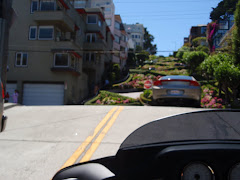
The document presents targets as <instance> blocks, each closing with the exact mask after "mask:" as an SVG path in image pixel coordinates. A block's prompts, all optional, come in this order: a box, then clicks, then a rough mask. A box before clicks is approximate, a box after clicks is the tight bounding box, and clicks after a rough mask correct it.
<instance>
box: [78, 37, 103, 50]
mask: <svg viewBox="0 0 240 180" xmlns="http://www.w3.org/2000/svg"><path fill="white" fill-rule="evenodd" d="M83 48H84V50H99V51H105V50H106V49H107V44H106V42H105V41H104V40H101V39H99V40H97V41H96V42H84V45H83Z"/></svg>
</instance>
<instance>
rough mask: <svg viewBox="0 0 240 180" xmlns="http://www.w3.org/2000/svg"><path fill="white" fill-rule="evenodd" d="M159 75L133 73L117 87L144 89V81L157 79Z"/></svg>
mask: <svg viewBox="0 0 240 180" xmlns="http://www.w3.org/2000/svg"><path fill="white" fill-rule="evenodd" d="M160 77H161V76H155V75H152V74H147V75H144V74H134V75H133V76H132V80H131V81H130V82H126V83H122V84H120V85H119V86H118V87H117V88H119V89H141V90H142V89H144V81H146V80H152V81H153V82H154V81H157V80H158V79H159V78H160Z"/></svg>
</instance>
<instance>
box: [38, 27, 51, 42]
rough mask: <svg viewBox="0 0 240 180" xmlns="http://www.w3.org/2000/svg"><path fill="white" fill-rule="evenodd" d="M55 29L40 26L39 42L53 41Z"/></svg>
mask: <svg viewBox="0 0 240 180" xmlns="http://www.w3.org/2000/svg"><path fill="white" fill-rule="evenodd" d="M53 37H54V28H53V26H39V31H38V39H39V40H53Z"/></svg>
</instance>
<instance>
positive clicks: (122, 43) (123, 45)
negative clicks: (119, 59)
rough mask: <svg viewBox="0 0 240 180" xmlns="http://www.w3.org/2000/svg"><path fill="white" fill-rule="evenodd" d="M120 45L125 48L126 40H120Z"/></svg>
mask: <svg viewBox="0 0 240 180" xmlns="http://www.w3.org/2000/svg"><path fill="white" fill-rule="evenodd" d="M120 45H121V46H122V47H124V48H125V47H127V42H125V41H122V40H121V41H120Z"/></svg>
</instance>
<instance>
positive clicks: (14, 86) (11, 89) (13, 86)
mask: <svg viewBox="0 0 240 180" xmlns="http://www.w3.org/2000/svg"><path fill="white" fill-rule="evenodd" d="M16 89H17V84H16V83H7V85H6V92H5V93H7V92H8V94H9V102H11V103H13V98H12V97H13V93H14V91H15V90H16Z"/></svg>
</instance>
